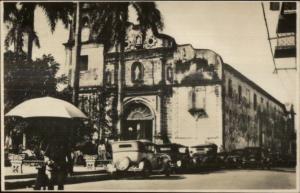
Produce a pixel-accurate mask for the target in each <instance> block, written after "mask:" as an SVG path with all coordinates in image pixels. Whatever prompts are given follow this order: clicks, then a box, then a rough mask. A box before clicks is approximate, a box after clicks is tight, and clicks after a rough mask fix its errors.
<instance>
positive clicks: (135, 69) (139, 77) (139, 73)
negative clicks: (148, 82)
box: [131, 62, 144, 83]
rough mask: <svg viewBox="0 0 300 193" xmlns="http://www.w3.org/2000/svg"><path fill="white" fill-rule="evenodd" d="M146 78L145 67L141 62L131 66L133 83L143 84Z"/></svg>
mask: <svg viewBox="0 0 300 193" xmlns="http://www.w3.org/2000/svg"><path fill="white" fill-rule="evenodd" d="M143 77H144V67H143V64H142V63H140V62H134V63H133V64H132V66H131V81H132V82H133V83H142V82H143Z"/></svg>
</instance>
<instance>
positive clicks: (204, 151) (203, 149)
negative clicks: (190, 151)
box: [195, 147, 213, 154]
mask: <svg viewBox="0 0 300 193" xmlns="http://www.w3.org/2000/svg"><path fill="white" fill-rule="evenodd" d="M195 150H196V152H195V153H197V154H207V153H208V152H211V151H213V148H212V147H195Z"/></svg>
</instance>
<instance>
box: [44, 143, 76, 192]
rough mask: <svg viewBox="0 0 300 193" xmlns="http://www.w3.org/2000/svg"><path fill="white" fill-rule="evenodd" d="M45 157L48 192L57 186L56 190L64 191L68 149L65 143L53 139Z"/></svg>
mask: <svg viewBox="0 0 300 193" xmlns="http://www.w3.org/2000/svg"><path fill="white" fill-rule="evenodd" d="M45 155H46V156H47V157H48V159H49V160H48V161H47V166H48V167H47V168H48V170H49V173H50V179H49V185H48V190H54V186H55V185H56V184H57V189H58V190H63V189H64V183H65V179H66V177H67V171H68V161H70V160H68V157H69V152H68V147H67V144H66V142H63V141H62V140H57V139H55V138H54V140H53V141H52V142H50V144H49V146H48V148H47V151H46V152H45Z"/></svg>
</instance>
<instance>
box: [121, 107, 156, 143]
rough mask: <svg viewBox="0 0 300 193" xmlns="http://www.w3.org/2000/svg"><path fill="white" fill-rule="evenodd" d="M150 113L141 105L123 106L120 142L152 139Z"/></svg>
mask: <svg viewBox="0 0 300 193" xmlns="http://www.w3.org/2000/svg"><path fill="white" fill-rule="evenodd" d="M153 120H154V115H153V113H152V111H151V110H150V109H149V108H148V107H147V106H146V105H144V104H143V103H139V102H131V103H129V104H127V105H126V106H125V109H124V114H123V120H122V121H123V124H122V125H123V127H122V131H121V138H122V140H136V139H147V140H150V141H152V139H153Z"/></svg>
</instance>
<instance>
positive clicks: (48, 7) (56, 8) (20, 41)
mask: <svg viewBox="0 0 300 193" xmlns="http://www.w3.org/2000/svg"><path fill="white" fill-rule="evenodd" d="M18 4H20V5H18ZM18 6H19V7H20V8H19V9H18V8H17V7H18ZM37 7H40V8H42V10H43V11H44V13H45V15H46V18H47V20H48V24H49V26H50V28H51V32H53V31H54V30H55V27H56V24H57V22H58V21H59V20H61V21H62V22H63V24H64V25H65V27H67V26H68V24H69V19H68V17H69V15H70V14H72V13H73V3H42V2H34V3H33V2H26V3H24V2H23V3H17V2H6V3H4V22H5V24H7V25H8V33H7V35H6V37H5V46H6V48H8V47H9V46H10V45H14V47H15V49H14V51H15V52H21V51H22V47H23V46H24V34H28V45H27V46H28V53H27V57H28V59H31V57H32V44H33V43H35V45H36V46H37V47H38V48H39V47H40V42H39V38H38V36H37V33H36V31H35V30H34V18H35V16H34V12H35V10H36V8H37Z"/></svg>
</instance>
